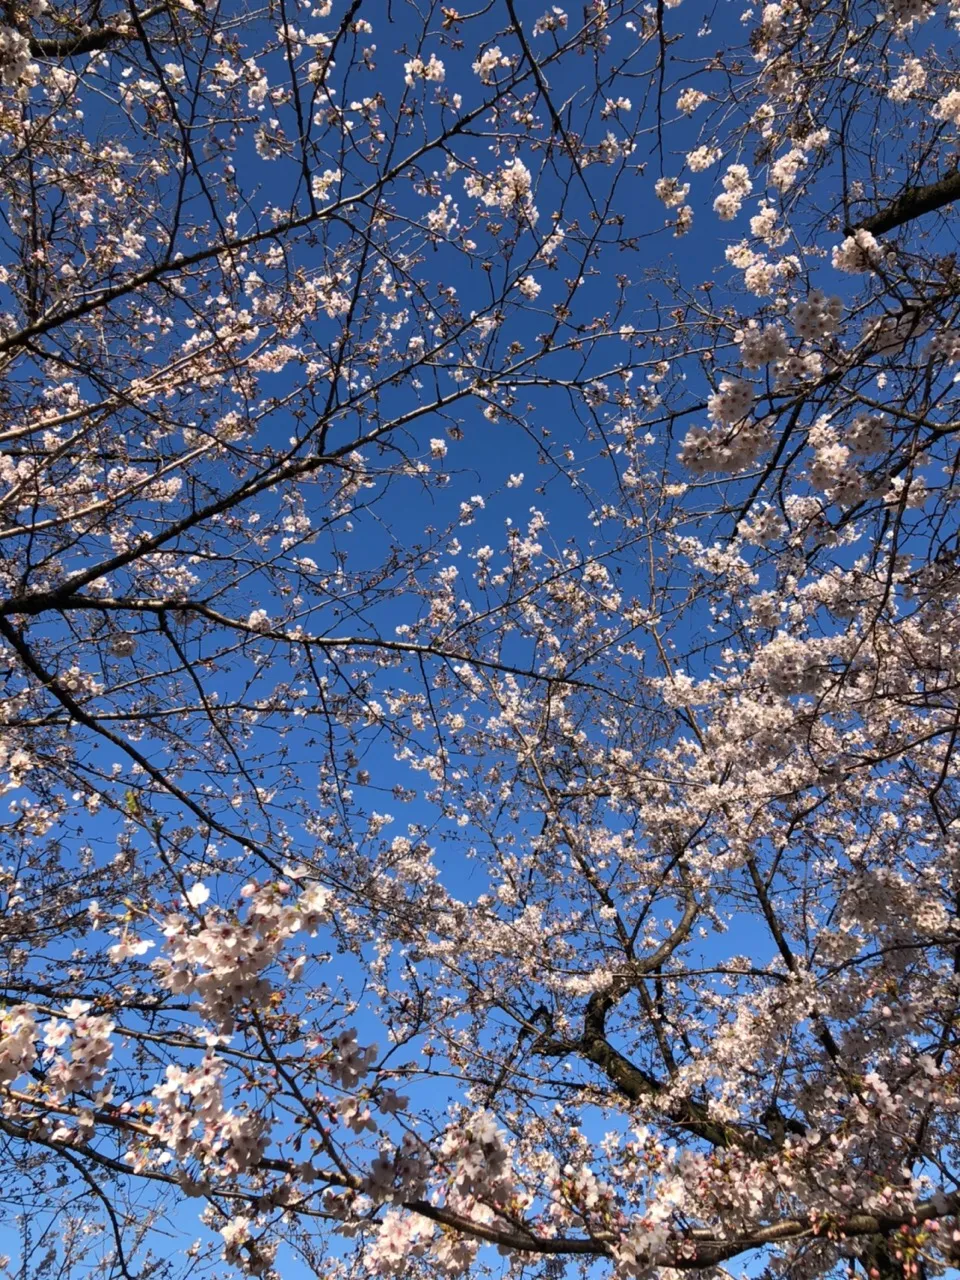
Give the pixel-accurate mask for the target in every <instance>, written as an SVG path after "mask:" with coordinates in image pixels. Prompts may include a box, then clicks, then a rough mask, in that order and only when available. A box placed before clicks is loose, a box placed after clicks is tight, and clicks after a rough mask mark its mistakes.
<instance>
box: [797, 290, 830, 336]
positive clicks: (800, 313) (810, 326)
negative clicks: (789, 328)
mask: <svg viewBox="0 0 960 1280" xmlns="http://www.w3.org/2000/svg"><path fill="white" fill-rule="evenodd" d="M842 318H843V303H842V302H841V300H840V299H839V298H836V297H833V298H828V297H827V296H826V295H825V294H824V293H822V292H821V291H820V290H819V289H811V291H810V293H809V294H808V295H807V296H806V298H801V299H800V300H799V301H798V302H796V303H795V304H794V308H793V311H792V312H791V314H790V322H791V324H792V325H793V331H794V333H795V334H796V335H797V337H798V338H802V339H803V340H804V341H805V342H817V341H819V340H820V339H821V338H827V337H829V336H830V335H831V334H832V333H835V332H836V329H837V326H838V325H839V323H840V321H841V320H842Z"/></svg>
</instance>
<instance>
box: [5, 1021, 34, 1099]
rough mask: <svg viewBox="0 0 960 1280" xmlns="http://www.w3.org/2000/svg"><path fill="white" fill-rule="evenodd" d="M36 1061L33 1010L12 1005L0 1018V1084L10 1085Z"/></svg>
mask: <svg viewBox="0 0 960 1280" xmlns="http://www.w3.org/2000/svg"><path fill="white" fill-rule="evenodd" d="M36 1060H37V1023H36V1019H35V1018H34V1012H33V1009H32V1008H31V1007H30V1006H29V1005H26V1004H17V1005H14V1006H13V1008H12V1009H7V1010H5V1012H4V1013H3V1015H2V1017H0V1084H11V1083H12V1082H13V1081H14V1080H16V1079H17V1077H18V1076H22V1075H23V1074H24V1072H26V1071H29V1070H30V1068H31V1067H32V1066H33V1064H34V1063H35V1062H36Z"/></svg>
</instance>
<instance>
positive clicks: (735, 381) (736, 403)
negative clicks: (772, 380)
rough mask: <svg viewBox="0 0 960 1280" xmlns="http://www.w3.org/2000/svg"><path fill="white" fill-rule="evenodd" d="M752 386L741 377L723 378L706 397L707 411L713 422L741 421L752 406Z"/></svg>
mask: <svg viewBox="0 0 960 1280" xmlns="http://www.w3.org/2000/svg"><path fill="white" fill-rule="evenodd" d="M753 401H754V394H753V387H752V386H751V385H750V383H749V382H746V381H744V379H743V378H724V379H723V380H722V381H721V383H720V386H719V388H718V389H717V390H716V391H714V392H712V393H711V395H710V396H708V398H707V412H708V413H709V415H710V418H711V420H712V421H713V422H717V423H723V424H724V425H726V426H730V425H732V424H733V423H735V422H741V421H742V420H743V419H744V418H745V417H746V416H747V414H748V413H749V412H750V410H751V409H752V408H753Z"/></svg>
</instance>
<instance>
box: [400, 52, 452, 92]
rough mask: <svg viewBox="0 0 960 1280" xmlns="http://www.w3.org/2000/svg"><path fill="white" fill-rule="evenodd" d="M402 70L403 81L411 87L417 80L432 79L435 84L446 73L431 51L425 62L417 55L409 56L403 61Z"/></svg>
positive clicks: (438, 82) (440, 80) (439, 81)
mask: <svg viewBox="0 0 960 1280" xmlns="http://www.w3.org/2000/svg"><path fill="white" fill-rule="evenodd" d="M403 72H404V81H405V83H406V84H408V85H409V86H411V87H412V86H413V85H414V84H416V82H417V81H418V80H432V81H433V82H434V83H435V84H440V83H441V82H442V80H443V78H444V76H445V74H446V72H445V69H444V65H443V63H442V62H441V61H440V59H439V58H438V57H437V55H436V54H435V53H431V55H430V57H429V59H428V60H427V61H426V62H424V60H423V59H422V58H421V57H420V56H419V55H418V56H417V57H416V58H411V59H410V61H409V62H406V63H404V67H403Z"/></svg>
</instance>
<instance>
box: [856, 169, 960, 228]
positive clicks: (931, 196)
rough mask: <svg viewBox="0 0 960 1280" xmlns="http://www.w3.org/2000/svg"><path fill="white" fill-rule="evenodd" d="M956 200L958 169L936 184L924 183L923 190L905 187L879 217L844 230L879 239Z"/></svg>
mask: <svg viewBox="0 0 960 1280" xmlns="http://www.w3.org/2000/svg"><path fill="white" fill-rule="evenodd" d="M958 199H960V169H951V170H950V172H949V173H947V174H946V175H945V176H944V177H942V178H940V179H938V180H937V181H936V182H928V183H927V185H926V186H923V187H908V188H907V190H906V191H904V192H903V193H902V194H901V195H899V196H897V198H896V199H895V200H893V201H891V203H890V204H888V205H887V206H886V207H885V208H883V209H881V210H880V211H879V213H874V214H872V215H871V216H870V217H869V218H863V219H861V221H860V222H855V223H854V224H853V225H852V226H848V227H847V228H846V231H847V234H848V235H852V234H853V233H854V232H855V231H871V232H873V234H874V235H882V234H883V233H884V232H885V231H893V230H895V228H897V227H902V226H904V225H905V224H906V223H908V222H912V221H913V220H914V218H921V217H923V215H924V214H925V213H933V212H934V211H935V210H936V209H942V208H943V207H944V205H948V204H952V203H953V202H954V200H958Z"/></svg>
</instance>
